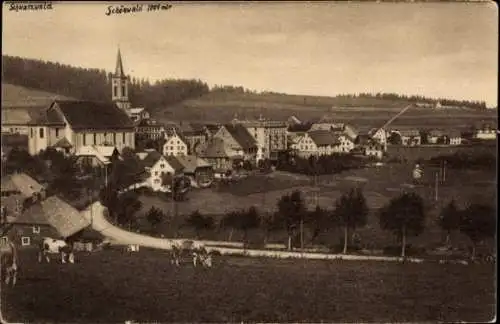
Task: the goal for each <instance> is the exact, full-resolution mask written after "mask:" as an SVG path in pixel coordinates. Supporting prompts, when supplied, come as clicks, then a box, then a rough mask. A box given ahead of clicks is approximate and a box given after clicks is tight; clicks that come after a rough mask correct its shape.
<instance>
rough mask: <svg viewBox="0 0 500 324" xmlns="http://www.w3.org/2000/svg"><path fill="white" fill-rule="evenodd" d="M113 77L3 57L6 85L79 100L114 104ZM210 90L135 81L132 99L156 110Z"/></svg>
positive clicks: (190, 83)
mask: <svg viewBox="0 0 500 324" xmlns="http://www.w3.org/2000/svg"><path fill="white" fill-rule="evenodd" d="M111 75H112V74H111V73H109V72H106V71H105V70H99V69H84V68H78V67H74V66H69V65H65V64H60V63H53V62H46V61H42V60H33V59H26V58H21V57H13V56H8V55H4V56H3V79H2V81H3V82H5V83H12V84H15V85H20V86H24V87H27V88H33V89H38V90H43V91H47V92H53V93H56V94H59V95H64V96H68V97H73V98H76V99H82V100H92V101H109V100H111ZM209 90H210V89H209V87H208V85H207V84H206V83H205V82H202V81H200V80H172V79H165V80H160V81H157V82H154V83H150V82H149V81H148V80H146V79H138V78H134V77H132V78H130V85H129V99H130V101H131V103H132V105H134V106H143V107H146V108H149V109H155V108H163V107H166V106H168V105H171V104H175V103H178V102H181V101H183V100H185V99H190V98H196V97H199V96H202V95H203V94H206V93H208V92H209Z"/></svg>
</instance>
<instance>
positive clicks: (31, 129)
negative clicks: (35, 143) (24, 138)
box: [30, 128, 33, 138]
mask: <svg viewBox="0 0 500 324" xmlns="http://www.w3.org/2000/svg"><path fill="white" fill-rule="evenodd" d="M30 137H32V138H33V128H30Z"/></svg>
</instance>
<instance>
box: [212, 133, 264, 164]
mask: <svg viewBox="0 0 500 324" xmlns="http://www.w3.org/2000/svg"><path fill="white" fill-rule="evenodd" d="M214 138H220V139H222V140H223V142H224V145H225V149H226V152H227V153H228V154H229V156H230V157H231V158H232V159H234V160H240V161H248V162H250V163H251V164H254V165H255V164H256V163H257V159H256V158H257V150H258V146H257V142H256V141H255V139H254V138H253V137H252V135H251V134H250V133H249V132H248V130H247V129H246V128H245V127H244V126H243V125H241V124H236V123H233V124H227V125H224V126H221V127H220V128H219V130H218V131H217V133H215V135H214Z"/></svg>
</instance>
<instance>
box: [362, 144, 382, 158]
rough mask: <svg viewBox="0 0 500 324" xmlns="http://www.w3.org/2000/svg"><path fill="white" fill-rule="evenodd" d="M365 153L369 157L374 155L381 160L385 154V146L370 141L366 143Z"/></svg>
mask: <svg viewBox="0 0 500 324" xmlns="http://www.w3.org/2000/svg"><path fill="white" fill-rule="evenodd" d="M363 149H364V155H365V156H368V157H374V158H376V159H378V160H381V159H382V158H383V156H384V151H385V147H384V145H383V144H381V143H378V142H374V141H372V142H370V143H368V144H366V145H365V146H364V147H363Z"/></svg>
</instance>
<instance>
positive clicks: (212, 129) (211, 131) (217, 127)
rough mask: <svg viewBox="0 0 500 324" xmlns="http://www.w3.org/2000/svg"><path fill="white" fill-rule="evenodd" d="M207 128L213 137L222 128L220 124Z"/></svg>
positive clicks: (208, 125)
mask: <svg viewBox="0 0 500 324" xmlns="http://www.w3.org/2000/svg"><path fill="white" fill-rule="evenodd" d="M205 127H206V128H207V130H208V131H209V132H210V133H212V135H213V134H215V133H216V132H217V131H218V130H219V129H220V128H221V125H219V124H206V125H205Z"/></svg>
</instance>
